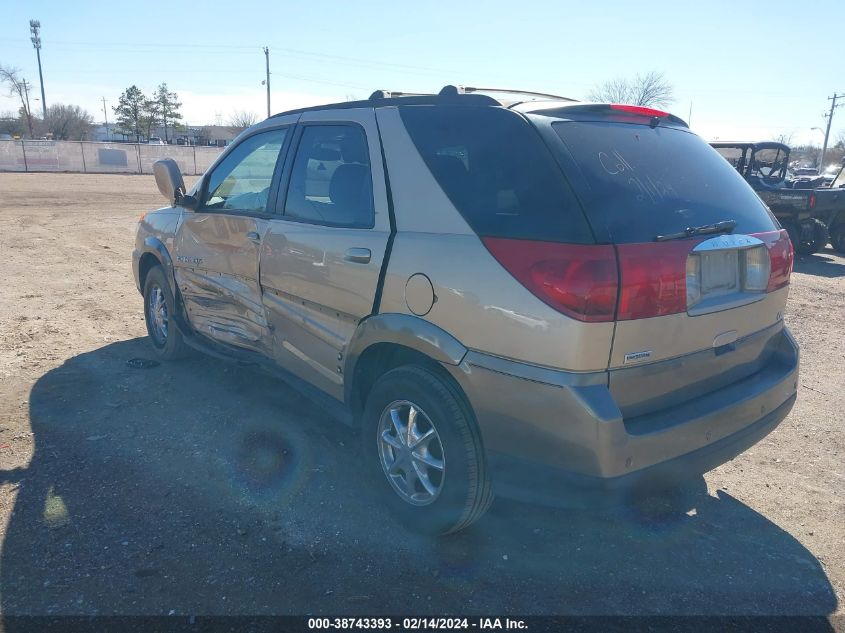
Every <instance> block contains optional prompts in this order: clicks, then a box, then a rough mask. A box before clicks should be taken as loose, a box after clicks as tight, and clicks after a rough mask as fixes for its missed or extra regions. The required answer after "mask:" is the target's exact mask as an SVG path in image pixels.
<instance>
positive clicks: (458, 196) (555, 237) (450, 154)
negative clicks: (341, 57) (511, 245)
mask: <svg viewBox="0 0 845 633" xmlns="http://www.w3.org/2000/svg"><path fill="white" fill-rule="evenodd" d="M399 111H400V113H401V115H402V121H403V122H404V124H405V128H406V129H407V130H408V133H409V134H410V136H411V139H412V140H413V142H414V145H415V146H416V148H417V150H418V151H419V153H420V155H421V156H422V158H423V160H424V161H425V164H426V165H427V166H428V168H429V170H430V171H431V173H432V174H433V175H434V178H435V179H436V180H437V183H438V184H439V185H440V187H441V188H442V189H443V191H444V192H445V193H446V195H447V196H449V199H450V200H451V201H452V203H453V204H454V205H455V207H456V208H457V209H458V211H460V213H461V215H463V217H464V219H466V221H467V223H468V224H469V225H470V226H471V227H472V229H473V230H474V231H475V232H476V233H477V234H478V235H480V236H482V237H507V238H518V239H533V240H545V241H554V242H571V243H578V244H589V243H592V242H593V241H594V240H593V237H592V234H591V232H590V229H589V226H588V224H587V222H586V219H585V218H584V214H583V212H582V211H581V208H580V207H579V205H578V203H577V201H576V200H575V198H574V196H573V194H572V192H571V191H570V189H569V186H568V184H567V183H566V181H565V180H564V178H563V175H562V173H561V171H560V169H559V167H558V166H557V164H556V163H555V162H554V159H553V158H552V156H551V154H550V152H549V150H548V149H547V148H546V146H545V144H544V143H543V142H542V141H541V140H540V138H539V136H538V134H537V133H536V131H535V130H534V129H533V128H532V127H531V125H530V124H529V123H528V122H527V121H526V120H525V119H523V118H522V117H521V116H520V115H518V114H516V113H514V112H509V111H507V110H503V109H501V108H494V107H483V108H481V107H479V108H473V107H461V106H454V107H449V106H406V107H402V108H400V109H399Z"/></svg>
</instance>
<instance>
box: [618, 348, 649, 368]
mask: <svg viewBox="0 0 845 633" xmlns="http://www.w3.org/2000/svg"><path fill="white" fill-rule="evenodd" d="M646 358H651V350H650V349H648V350H645V351H642V352H631V353H630V354H625V359H624V360H623V361H622V364H623V365H627V364H628V363H638V362H640V361H641V360H645V359H646Z"/></svg>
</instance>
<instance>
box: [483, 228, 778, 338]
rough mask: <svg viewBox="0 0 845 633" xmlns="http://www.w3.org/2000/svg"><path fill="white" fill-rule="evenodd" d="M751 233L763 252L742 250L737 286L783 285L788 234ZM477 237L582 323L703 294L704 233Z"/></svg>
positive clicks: (673, 308)
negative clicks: (653, 237) (642, 237)
mask: <svg viewBox="0 0 845 633" xmlns="http://www.w3.org/2000/svg"><path fill="white" fill-rule="evenodd" d="M754 236H755V237H757V238H759V239H760V240H762V241H763V243H765V245H766V251H764V250H763V248H762V246H757V247H756V248H751V249H747V250H745V251H743V253H742V264H741V265H742V267H743V268H742V271H743V272H742V291H751V292H762V291H763V290H765V291H766V292H772V291H773V290H777V289H778V288H782V287H783V286H785V285H786V284H788V283H789V276H790V274H791V272H792V259H793V252H792V243H791V242H790V241H789V236H788V235H787V233H786V231H783V230H781V231H771V232H769V233H757V234H755V235H754ZM482 241H483V242H484V245H485V246H486V247H487V249H488V250H489V251H490V252H491V253H492V254H493V257H495V258H496V260H497V261H498V262H499V263H500V264H501V265H502V266H503V267H504V268H505V269H506V270H507V271H508V272H509V273H510V274H511V275H513V276H514V278H516V280H517V281H519V282H520V283H521V284H522V285H523V286H525V287H526V288H527V289H528V290H529V291H531V293H533V294H534V295H535V296H536V297H538V298H539V299H540V300H542V301H543V302H545V303H546V304H548V305H550V306H551V307H553V308H554V309H555V310H558V311H559V312H563V313H564V314H566V315H568V316H571V317H573V318H575V319H578V320H579V321H586V322H591V323H595V322H601V321H613V320H614V318H615V319H616V320H618V321H627V320H631V319H647V318H650V317H659V316H664V315H668V314H677V313H680V312H686V311H687V310H688V309H689V308H690V307H691V306H694V305H695V304H696V303H698V301H699V300H700V299H701V295H702V292H703V289H702V286H701V284H702V278H701V273H702V270H701V267H702V264H701V257H699V256H698V254H695V253H693V256H690V254H691V253H692V251H693V249H694V248H695V247H696V246H698V245H699V244H700V243H701V242H702V241H704V240H703V239H697V240H678V241H673V242H660V243H653V242H648V243H638V244H617V245H616V246H612V245H605V244H597V245H583V244H558V243H556V242H537V241H532V240H514V239H506V238H498V237H485V238H482ZM734 261H737V260H736V258H735V260H734ZM734 265H736V264H734ZM617 266H618V267H617Z"/></svg>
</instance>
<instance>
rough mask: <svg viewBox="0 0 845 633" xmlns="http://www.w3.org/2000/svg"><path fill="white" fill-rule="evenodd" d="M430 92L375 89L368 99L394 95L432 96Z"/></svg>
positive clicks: (387, 97)
mask: <svg viewBox="0 0 845 633" xmlns="http://www.w3.org/2000/svg"><path fill="white" fill-rule="evenodd" d="M434 96H436V95H435V94H434V93H432V92H399V91H398V90H376V91H374V92H373V93H372V94H371V95H370V96H369V99H370V101H377V100H379V99H393V98H394V97H434Z"/></svg>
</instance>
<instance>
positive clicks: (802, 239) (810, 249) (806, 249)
mask: <svg viewBox="0 0 845 633" xmlns="http://www.w3.org/2000/svg"><path fill="white" fill-rule="evenodd" d="M810 222H812V223H813V226H812V227H811V226H807V224H809V223H810ZM816 222H818V220H815V219H811V220H807V221H806V222H802V223H801V224H796V223H794V222H787V223H786V224H784V225H783V228H785V229H786V232H787V233H789V239H790V241H791V242H792V248H793V249H794V250H795V254H796V255H812V254H813V253H815V252H816V251H815V248H816V226H815V223H816Z"/></svg>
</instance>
